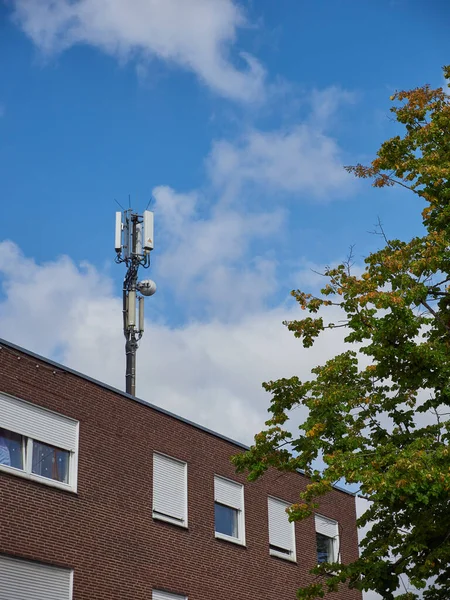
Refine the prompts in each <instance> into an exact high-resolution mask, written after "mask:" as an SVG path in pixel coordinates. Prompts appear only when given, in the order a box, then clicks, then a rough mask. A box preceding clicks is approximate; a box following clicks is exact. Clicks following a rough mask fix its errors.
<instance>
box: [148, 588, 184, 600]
mask: <svg viewBox="0 0 450 600" xmlns="http://www.w3.org/2000/svg"><path fill="white" fill-rule="evenodd" d="M152 600H187V596H180V595H179V594H171V593H170V592H163V591H162V590H153V591H152Z"/></svg>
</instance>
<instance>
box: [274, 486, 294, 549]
mask: <svg viewBox="0 0 450 600" xmlns="http://www.w3.org/2000/svg"><path fill="white" fill-rule="evenodd" d="M289 506H290V503H289V502H284V501H283V500H278V499H277V498H271V497H269V498H268V509H269V544H270V546H271V548H270V552H271V554H274V555H276V556H282V557H283V558H290V559H292V560H295V529H294V523H290V522H289V518H288V515H287V513H286V508H288V507H289ZM283 551H284V552H283Z"/></svg>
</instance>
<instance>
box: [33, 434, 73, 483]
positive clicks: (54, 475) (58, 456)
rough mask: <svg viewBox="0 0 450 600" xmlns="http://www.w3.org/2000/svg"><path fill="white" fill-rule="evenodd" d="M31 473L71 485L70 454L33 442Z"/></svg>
mask: <svg viewBox="0 0 450 600" xmlns="http://www.w3.org/2000/svg"><path fill="white" fill-rule="evenodd" d="M31 472H32V473H34V474H35V475H41V476H42V477H48V478H49V479H54V480H55V481H61V482H62V483H69V452H68V451H67V450H61V449H60V448H55V447H54V446H48V445H47V444H42V443H41V442H36V441H34V440H33V452H32V460H31Z"/></svg>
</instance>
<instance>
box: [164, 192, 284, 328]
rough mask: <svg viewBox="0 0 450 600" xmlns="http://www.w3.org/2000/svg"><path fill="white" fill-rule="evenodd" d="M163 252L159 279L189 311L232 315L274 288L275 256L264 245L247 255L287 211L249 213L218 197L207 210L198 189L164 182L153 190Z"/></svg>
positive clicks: (248, 308) (258, 303) (274, 230)
mask: <svg viewBox="0 0 450 600" xmlns="http://www.w3.org/2000/svg"><path fill="white" fill-rule="evenodd" d="M153 195H154V197H155V200H156V204H155V211H156V214H157V218H158V223H159V228H160V236H161V238H162V241H163V244H164V252H163V253H162V254H161V255H160V256H159V259H158V264H157V267H156V273H157V277H158V280H160V281H163V282H164V283H165V285H166V286H169V287H171V288H172V290H173V292H174V293H175V294H176V296H178V298H180V297H182V298H183V302H184V304H185V306H187V307H188V308H189V309H190V312H191V314H192V313H193V314H197V315H198V312H196V311H195V307H196V306H200V307H201V309H200V310H201V311H202V312H203V313H204V312H205V311H207V312H208V311H209V312H210V313H211V314H213V315H214V316H215V317H218V318H227V319H230V318H234V319H236V318H237V317H238V316H239V315H242V314H243V313H245V312H249V311H251V310H255V309H259V308H261V306H262V305H263V302H264V300H265V299H266V298H267V296H268V295H270V294H271V293H272V291H273V289H274V288H275V265H276V263H275V261H274V260H272V259H269V258H268V257H267V256H265V254H264V245H263V244H261V248H260V250H259V253H258V252H253V253H252V257H251V258H249V257H248V254H249V253H248V250H249V246H250V245H251V244H252V243H253V242H254V241H255V240H258V239H259V240H264V239H267V238H269V237H270V236H272V235H274V234H275V233H277V232H278V231H279V230H280V228H281V226H282V224H283V213H282V212H281V211H279V210H278V211H273V212H271V213H269V212H267V213H264V212H258V213H254V214H253V213H245V211H244V210H242V209H241V210H240V211H239V212H238V211H237V210H235V209H232V208H230V207H225V206H223V205H222V203H221V202H218V203H217V204H216V205H215V206H214V207H213V208H211V209H210V210H209V211H208V210H207V207H205V206H204V205H202V201H201V199H200V198H199V195H198V194H195V193H191V194H178V193H177V192H175V191H174V190H173V189H171V188H169V187H166V186H160V187H157V188H155V189H154V190H153Z"/></svg>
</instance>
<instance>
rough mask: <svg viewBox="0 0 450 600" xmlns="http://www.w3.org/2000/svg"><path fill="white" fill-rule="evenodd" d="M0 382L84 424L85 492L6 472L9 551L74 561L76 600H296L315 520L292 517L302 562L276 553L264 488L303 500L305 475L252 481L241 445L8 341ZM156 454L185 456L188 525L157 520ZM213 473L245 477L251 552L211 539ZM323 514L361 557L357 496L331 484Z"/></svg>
mask: <svg viewBox="0 0 450 600" xmlns="http://www.w3.org/2000/svg"><path fill="white" fill-rule="evenodd" d="M0 390H1V391H3V392H6V393H9V394H11V395H14V396H17V397H19V398H23V399H24V400H28V401H30V402H34V403H35V404H39V405H41V406H44V407H46V408H49V409H52V410H55V411H57V412H60V413H62V414H65V415H67V416H70V417H73V418H75V419H78V420H79V421H80V445H79V464H78V493H77V494H73V493H69V492H65V491H61V490H58V489H53V488H51V487H48V486H45V485H42V484H39V483H35V482H31V481H27V480H24V479H21V478H19V477H15V476H13V475H9V474H5V473H3V472H1V473H0V506H1V518H0V552H1V553H5V554H11V555H16V556H19V557H23V558H29V559H36V560H39V561H42V562H45V563H50V564H56V565H62V566H66V567H71V568H73V569H74V600H93V599H96V600H115V599H117V600H128V599H129V600H149V599H151V590H152V588H160V589H166V590H168V591H172V592H174V593H180V594H186V595H187V596H189V600H230V598H233V599H234V598H235V599H237V600H255V599H256V598H258V599H265V598H267V600H269V599H270V600H273V599H274V598H276V599H277V600H294V599H295V590H296V589H297V588H298V587H299V586H300V585H301V584H304V583H306V582H307V581H309V580H310V577H311V576H310V575H309V574H308V571H309V569H310V568H312V567H313V566H314V563H315V557H316V549H315V532H314V523H313V520H312V519H309V520H307V521H304V522H301V523H296V524H295V529H296V545H297V564H294V563H291V562H288V561H285V560H282V559H278V558H275V557H271V556H269V539H268V524H267V495H268V494H270V495H274V496H277V497H279V498H281V499H284V500H287V501H292V502H294V501H296V500H297V498H298V492H299V490H301V489H303V488H304V487H305V485H306V483H307V479H306V478H304V477H303V476H301V475H296V474H280V473H278V472H270V473H268V474H267V475H265V476H264V477H263V478H262V479H261V480H259V481H258V482H256V483H247V482H246V480H245V477H244V476H242V475H236V474H235V473H234V469H233V467H232V465H231V464H230V461H229V458H230V456H231V455H233V454H235V453H236V452H237V451H239V450H240V449H239V447H238V446H236V445H233V444H232V443H230V442H227V441H225V440H222V439H220V438H218V437H215V436H214V435H211V434H209V433H207V432H205V431H202V430H201V429H197V428H196V427H193V426H191V425H188V424H186V423H183V422H182V421H179V420H177V419H175V418H172V417H170V416H168V415H165V414H163V413H160V412H158V411H157V410H154V409H152V408H149V407H147V406H143V405H142V404H139V403H138V402H135V401H132V400H130V399H127V398H126V397H124V396H122V395H121V394H119V393H115V392H114V391H110V390H108V389H105V388H103V387H102V386H100V385H98V384H96V383H94V382H91V381H87V380H85V379H83V378H82V377H79V376H77V375H75V374H72V373H68V372H66V371H64V370H63V369H59V368H57V367H53V366H51V365H49V364H47V363H46V362H45V361H40V360H39V359H36V358H33V357H31V356H29V355H27V354H21V353H20V352H18V351H15V350H12V349H11V348H9V347H6V346H4V347H3V348H2V349H1V350H0ZM155 401H156V402H158V403H159V404H163V399H162V398H155ZM224 410H226V406H224ZM154 450H156V451H160V452H163V453H166V454H168V455H170V456H173V457H176V458H179V459H181V460H185V461H186V462H187V463H188V505H189V512H188V519H189V529H188V530H185V529H183V528H180V527H177V526H175V525H170V524H167V523H164V522H161V521H154V520H153V519H152V455H153V451H154ZM214 474H218V475H223V476H226V477H229V478H231V479H234V480H237V481H240V482H242V483H245V528H246V544H247V545H246V547H245V548H244V547H241V546H238V545H236V544H232V543H229V542H226V541H222V540H217V539H215V537H214ZM320 512H321V513H322V514H324V515H325V516H329V517H331V518H333V519H336V520H338V521H339V524H340V532H341V552H342V559H343V561H349V560H352V559H354V558H355V557H356V556H357V536H356V527H355V503H354V499H353V497H351V496H349V495H348V494H345V493H342V492H339V491H333V493H331V494H329V495H328V496H327V497H326V498H325V499H324V500H323V502H322V506H321V510H320ZM332 597H333V598H335V599H338V598H339V599H342V600H344V599H345V600H360V598H361V595H360V593H359V592H356V591H355V590H352V591H350V590H348V589H342V590H341V592H340V593H339V594H333V595H332Z"/></svg>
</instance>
